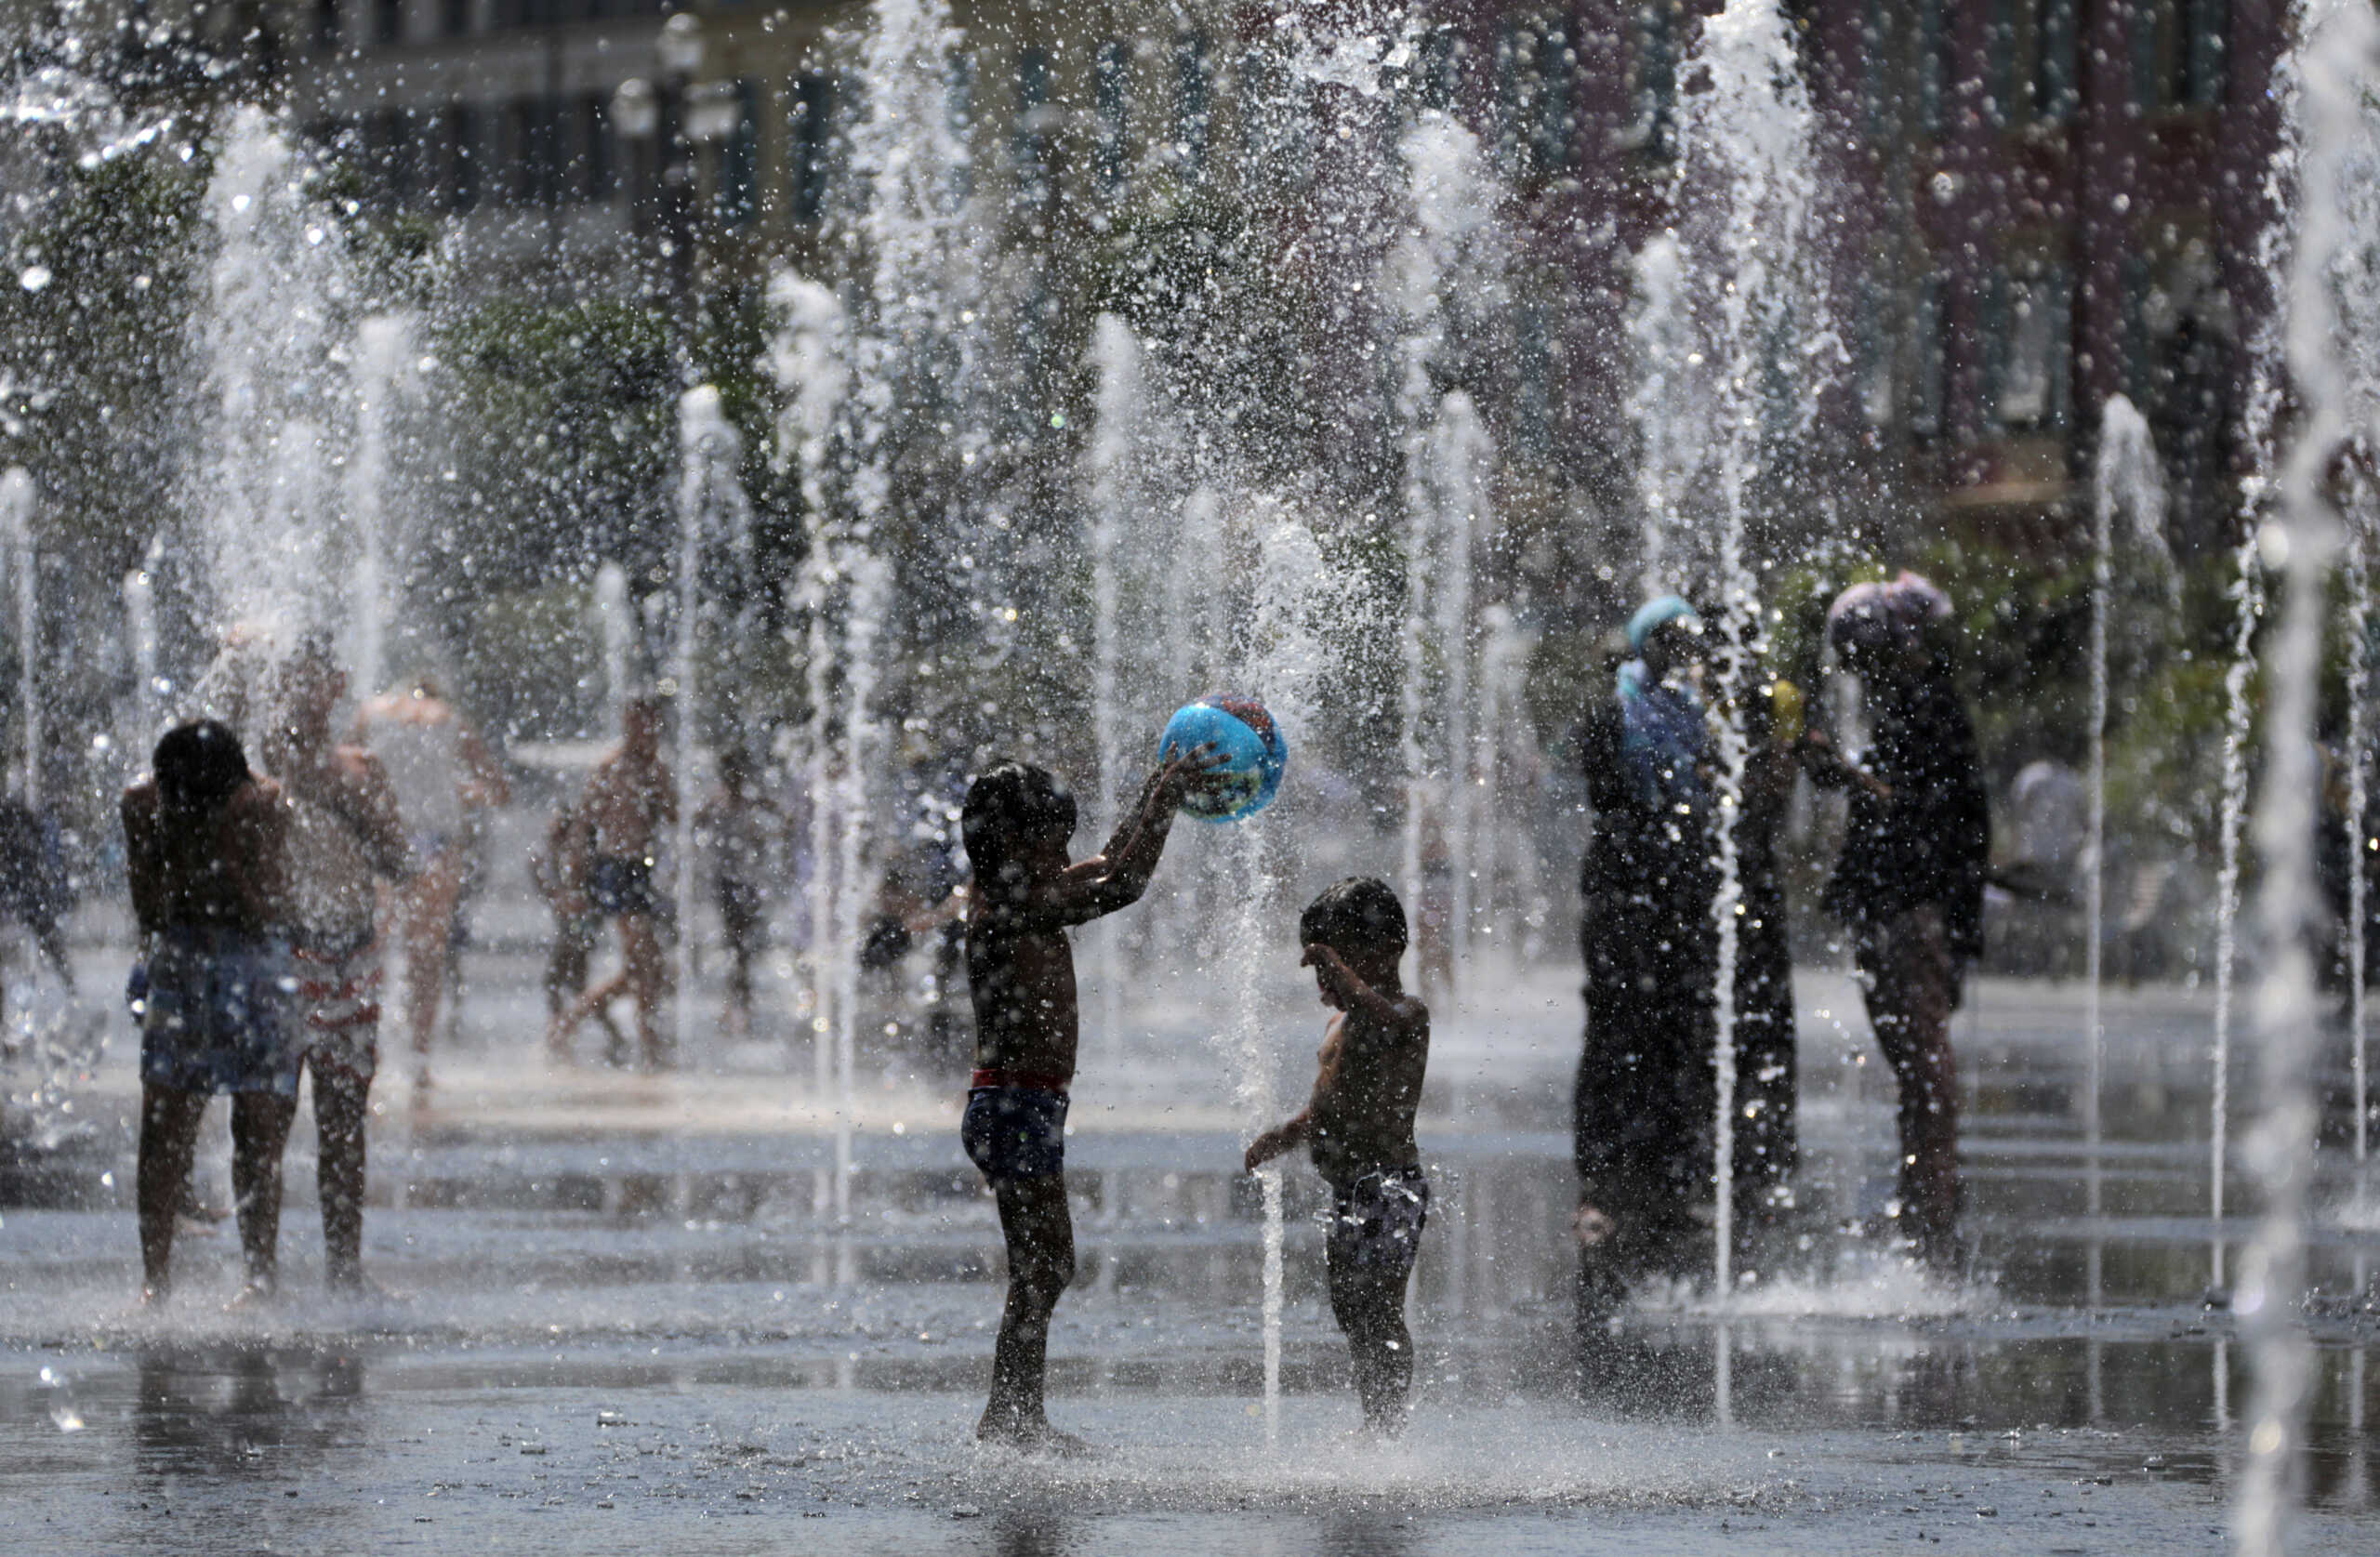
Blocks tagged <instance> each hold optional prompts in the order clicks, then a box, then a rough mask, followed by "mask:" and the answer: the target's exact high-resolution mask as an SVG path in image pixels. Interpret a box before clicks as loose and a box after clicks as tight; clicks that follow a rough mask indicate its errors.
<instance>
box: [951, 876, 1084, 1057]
mask: <svg viewBox="0 0 2380 1557" xmlns="http://www.w3.org/2000/svg"><path fill="white" fill-rule="evenodd" d="M967 982H968V987H969V989H970V991H971V992H972V995H973V996H974V1002H975V1063H976V1065H977V1067H978V1068H980V1069H984V1070H1001V1071H1009V1072H1012V1073H1016V1074H1020V1075H1040V1076H1051V1077H1057V1078H1064V1079H1065V1080H1069V1081H1070V1080H1072V1079H1073V1077H1074V1074H1075V1051H1076V1049H1077V1047H1078V1044H1079V1042H1080V1039H1081V1014H1080V1007H1079V1003H1078V1000H1077V997H1076V992H1075V953H1074V947H1073V945H1072V944H1071V943H1068V942H1067V940H1066V930H1065V926H1064V924H1063V923H1062V922H1060V921H1058V920H1056V919H1054V918H1051V917H1047V916H1041V915H1035V914H1032V913H1030V912H1028V911H1019V910H1008V911H986V910H985V909H984V908H982V907H981V906H979V907H978V908H977V910H976V911H975V912H974V913H973V914H972V915H971V916H970V917H969V920H968V925H967Z"/></svg>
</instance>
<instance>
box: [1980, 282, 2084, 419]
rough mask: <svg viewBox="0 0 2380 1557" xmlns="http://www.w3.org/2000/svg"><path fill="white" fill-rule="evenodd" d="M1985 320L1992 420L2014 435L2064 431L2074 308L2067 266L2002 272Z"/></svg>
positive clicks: (1994, 286)
mask: <svg viewBox="0 0 2380 1557" xmlns="http://www.w3.org/2000/svg"><path fill="white" fill-rule="evenodd" d="M2072 311H2073V310H2072V305H2071V301H2070V297H2069V285H2068V283H2067V273H2066V268H2065V267H2064V266H2062V265H2046V266H2041V267H2038V268H2034V269H2029V270H2002V271H2001V272H2000V273H1999V274H1998V275H1996V276H1994V277H1993V278H1992V285H1991V297H1990V316H1989V317H1988V318H1987V319H1986V320H1985V321H1984V332H1985V333H1984V341H1985V343H1986V352H1987V359H1986V366H1987V371H1988V372H1989V373H1990V402H1991V409H1992V419H1993V420H1994V421H1996V422H1998V423H1999V424H2000V426H2001V427H2003V428H2004V429H2008V430H2010V431H2014V432H2025V431H2039V430H2042V429H2050V428H2057V427H2063V426H2064V425H2065V424H2066V420H2067V412H2068V397H2069V366H2068V363H2069V352H2070V344H2071V342H2070V332H2071V329H2072Z"/></svg>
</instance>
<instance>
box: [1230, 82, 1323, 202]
mask: <svg viewBox="0 0 2380 1557" xmlns="http://www.w3.org/2000/svg"><path fill="white" fill-rule="evenodd" d="M1239 100H1240V101H1241V102H1243V103H1250V104H1262V105H1263V111H1262V112H1253V113H1250V115H1249V116H1248V117H1246V118H1245V119H1243V121H1242V133H1243V134H1244V135H1245V136H1246V138H1247V145H1248V152H1249V155H1250V163H1251V165H1253V167H1254V168H1255V170H1256V172H1257V174H1258V175H1259V177H1260V178H1262V179H1263V188H1264V189H1265V191H1267V192H1269V193H1273V194H1276V195H1280V194H1289V193H1294V192H1295V191H1300V190H1302V189H1304V188H1305V187H1306V186H1307V185H1308V184H1310V183H1312V182H1313V181H1314V88H1313V86H1312V85H1311V84H1310V83H1308V82H1307V80H1306V79H1305V78H1304V77H1303V76H1302V75H1300V74H1299V73H1297V72H1295V71H1293V70H1291V69H1289V67H1288V66H1286V65H1284V64H1283V63H1281V61H1280V60H1279V59H1276V58H1275V57H1274V56H1273V55H1271V54H1270V53H1268V52H1267V51H1265V50H1264V49H1263V48H1251V49H1250V50H1249V51H1248V52H1247V53H1246V54H1244V55H1242V56H1241V57H1240V63H1239Z"/></svg>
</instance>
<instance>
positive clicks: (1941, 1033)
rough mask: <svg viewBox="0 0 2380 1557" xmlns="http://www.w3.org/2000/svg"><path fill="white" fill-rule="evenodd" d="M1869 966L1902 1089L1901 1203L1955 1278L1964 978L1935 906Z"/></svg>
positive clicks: (1887, 931) (1897, 924)
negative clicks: (1953, 1009) (1954, 1004)
mask: <svg viewBox="0 0 2380 1557" xmlns="http://www.w3.org/2000/svg"><path fill="white" fill-rule="evenodd" d="M1863 960H1867V961H1870V962H1871V963H1872V970H1871V972H1870V975H1869V982H1870V989H1869V995H1868V1016H1869V1023H1870V1025H1871V1026H1872V1027H1874V1028H1875V1030H1876V1045H1877V1047H1878V1048H1879V1049H1883V1050H1884V1060H1885V1062H1887V1063H1889V1064H1890V1065H1891V1066H1892V1068H1893V1075H1894V1078H1895V1080H1896V1081H1897V1082H1898V1083H1899V1092H1900V1098H1899V1103H1900V1107H1899V1121H1898V1123H1899V1126H1900V1151H1901V1165H1900V1185H1899V1188H1900V1199H1901V1214H1902V1215H1903V1216H1904V1217H1905V1218H1906V1219H1907V1225H1908V1226H1909V1228H1910V1230H1911V1234H1912V1235H1913V1236H1914V1238H1915V1240H1916V1243H1917V1247H1918V1253H1919V1255H1920V1257H1921V1258H1923V1259H1924V1260H1925V1261H1926V1262H1927V1263H1928V1264H1930V1265H1933V1266H1935V1267H1936V1268H1937V1269H1940V1270H1945V1271H1949V1270H1953V1269H1955V1267H1956V1265H1957V1263H1958V1224H1959V1211H1960V1207H1961V1203H1962V1202H1963V1200H1964V1198H1965V1195H1964V1185H1963V1183H1962V1181H1961V1179H1960V1176H1959V1089H1958V1060H1957V1058H1956V1056H1955V1055H1954V1054H1953V1053H1952V1052H1951V1049H1950V993H1951V989H1952V987H1953V985H1954V983H1955V982H1956V980H1957V977H1958V974H1957V971H1956V969H1955V968H1954V966H1953V964H1952V962H1951V960H1950V950H1949V947H1948V944H1947V942H1946V939H1945V937H1944V934H1943V930H1942V917H1941V910H1940V909H1938V908H1936V907H1934V906H1932V905H1931V904H1928V905H1925V906H1923V907H1919V908H1916V909H1912V910H1911V911H1910V912H1908V913H1905V914H1902V915H1899V916H1897V917H1895V918H1894V919H1893V920H1892V921H1891V922H1890V923H1889V924H1888V925H1886V926H1884V929H1883V930H1882V931H1881V933H1880V934H1879V936H1878V938H1877V944H1876V946H1875V948H1874V950H1873V951H1872V952H1871V954H1870V957H1868V958H1865V959H1863Z"/></svg>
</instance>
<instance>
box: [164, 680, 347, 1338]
mask: <svg viewBox="0 0 2380 1557" xmlns="http://www.w3.org/2000/svg"><path fill="white" fill-rule="evenodd" d="M123 815H124V836H125V844H126V868H127V870H128V872H129V874H130V877H131V884H132V907H133V913H134V915H135V916H136V917H138V919H139V925H140V935H141V945H142V953H143V961H142V967H141V969H140V970H137V971H136V974H135V980H134V984H135V989H136V992H137V995H136V999H135V1001H134V1007H133V1009H134V1010H135V1012H136V1013H137V1014H138V1015H139V1020H140V1084H141V1086H140V1091H141V1100H140V1102H141V1106H140V1163H139V1195H138V1198H139V1209H140V1262H141V1270H142V1276H143V1285H142V1300H143V1301H145V1302H150V1303H155V1302H159V1301H162V1300H164V1299H165V1296H166V1293H167V1290H168V1286H169V1278H170V1274H171V1266H172V1260H173V1247H174V1218H175V1213H176V1212H177V1211H178V1210H179V1207H180V1206H181V1203H182V1199H183V1189H184V1186H185V1185H186V1184H187V1182H188V1181H189V1179H190V1168H191V1155H192V1149H193V1148H194V1146H195V1144H196V1141H197V1136H198V1126H199V1120H200V1119H201V1117H202V1116H203V1115H205V1110H206V1100H207V1099H208V1098H209V1097H211V1096H213V1095H214V1094H215V1093H217V1092H228V1093H230V1094H231V1188H232V1194H233V1196H234V1197H235V1199H236V1200H237V1202H238V1205H239V1215H240V1247H241V1252H242V1254H243V1255H244V1256H245V1263H246V1272H247V1282H246V1290H245V1291H244V1292H243V1293H242V1297H243V1299H247V1298H250V1297H252V1296H253V1297H262V1296H267V1295H270V1294H271V1291H272V1288H273V1286H274V1282H275V1279H276V1277H277V1269H276V1257H277V1252H278V1245H279V1243H280V1233H281V1151H282V1146H283V1144H284V1142H285V1141H287V1140H288V1136H289V1121H290V1117H291V1115H294V1114H295V1113H296V1112H297V1107H298V1102H297V1098H298V1064H299V1062H300V1061H301V1059H302V1058H303V1055H304V1040H303V1038H302V1036H300V1033H299V1030H298V1023H297V1021H296V1014H297V1013H296V1009H295V1002H294V998H293V996H294V992H295V990H296V988H297V980H296V977H295V969H294V967H293V965H292V962H291V958H290V954H289V940H288V935H287V932H286V930H285V926H286V924H287V922H288V917H289V916H288V894H289V889H288V864H287V851H288V814H287V807H286V806H285V804H284V800H283V797H282V794H281V790H280V787H279V786H278V785H275V784H274V783H273V782H272V781H271V779H267V778H263V777H260V776H259V775H258V774H255V773H252V772H249V771H248V761H247V754H246V753H245V751H243V750H242V749H241V746H240V740H239V737H238V736H236V735H234V734H233V733H232V732H231V730H230V729H229V728H228V727H226V726H224V725H222V724H218V723H217V722H216V721H214V720H212V719H205V720H199V721H195V722H192V723H189V724H183V725H178V726H176V727H175V728H174V729H173V730H171V731H168V732H166V734H165V739H163V740H161V741H159V742H158V743H157V749H156V753H155V756H154V758H153V759H152V772H151V774H150V776H149V777H147V778H144V779H141V780H140V781H139V783H137V784H134V785H132V786H131V787H130V788H128V789H126V791H125V792H124V804H123Z"/></svg>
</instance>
